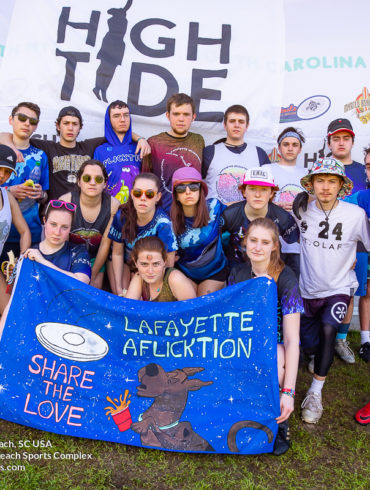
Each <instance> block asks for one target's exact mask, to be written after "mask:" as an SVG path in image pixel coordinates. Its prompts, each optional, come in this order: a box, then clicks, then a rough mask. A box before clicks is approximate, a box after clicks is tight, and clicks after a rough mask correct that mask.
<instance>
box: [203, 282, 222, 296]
mask: <svg viewBox="0 0 370 490" xmlns="http://www.w3.org/2000/svg"><path fill="white" fill-rule="evenodd" d="M224 286H225V283H224V282H221V281H214V280H212V279H206V280H205V281H202V282H201V283H200V284H198V288H197V296H198V297H199V296H204V295H205V294H210V293H214V292H215V291H219V290H220V289H222V288H223V287H224Z"/></svg>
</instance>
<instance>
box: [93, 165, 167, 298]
mask: <svg viewBox="0 0 370 490" xmlns="http://www.w3.org/2000/svg"><path fill="white" fill-rule="evenodd" d="M159 188H160V181H159V179H158V177H157V176H156V175H154V174H151V173H143V174H139V175H137V176H136V177H135V179H134V182H133V187H132V189H131V192H130V197H129V199H128V201H127V202H126V203H125V204H122V205H121V206H120V207H119V210H118V212H117V214H116V215H115V217H114V219H113V222H112V225H111V228H110V231H109V233H108V236H107V237H106V238H104V239H103V240H102V242H101V245H100V248H99V252H98V255H97V257H96V261H95V264H94V267H93V275H94V273H95V272H96V270H97V268H98V267H101V266H102V265H103V264H104V262H105V260H106V259H107V257H108V253H109V250H110V245H111V243H112V241H113V248H112V268H113V271H114V281H113V282H111V288H112V291H113V292H114V293H115V294H118V295H122V294H123V292H124V290H125V289H127V287H128V284H129V282H130V270H129V267H128V265H127V264H128V263H129V261H130V254H131V250H132V249H133V247H134V245H135V242H136V240H138V239H139V238H143V237H145V236H158V237H159V238H160V239H161V240H162V241H163V243H164V244H165V246H166V247H167V252H168V255H167V264H168V265H169V266H173V264H174V261H175V251H176V250H177V243H176V237H175V235H174V233H173V229H172V225H171V222H170V220H169V218H168V216H167V215H166V214H165V212H164V211H163V210H162V209H161V208H159V207H157V204H158V203H159V201H160V199H161V193H160V192H159Z"/></svg>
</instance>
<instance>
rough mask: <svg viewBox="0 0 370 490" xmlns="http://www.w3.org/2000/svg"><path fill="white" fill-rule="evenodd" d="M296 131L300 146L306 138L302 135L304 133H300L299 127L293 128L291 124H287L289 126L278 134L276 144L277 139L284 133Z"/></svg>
mask: <svg viewBox="0 0 370 490" xmlns="http://www.w3.org/2000/svg"><path fill="white" fill-rule="evenodd" d="M291 132H292V133H297V134H298V136H299V143H300V145H301V148H302V145H303V144H304V143H305V142H306V139H305V137H304V134H303V133H302V131H301V130H300V129H297V128H293V126H289V128H285V129H284V131H282V132H281V133H280V134H279V136H278V137H277V142H278V144H279V145H280V143H279V141H280V139H281V138H283V137H284V135H285V134H287V133H291Z"/></svg>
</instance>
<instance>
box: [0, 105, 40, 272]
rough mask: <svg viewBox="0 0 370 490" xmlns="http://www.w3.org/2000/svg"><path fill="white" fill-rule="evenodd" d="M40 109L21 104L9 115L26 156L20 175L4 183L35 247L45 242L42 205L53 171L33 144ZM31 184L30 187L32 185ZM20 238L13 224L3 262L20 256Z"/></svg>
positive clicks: (18, 169) (17, 143)
mask: <svg viewBox="0 0 370 490" xmlns="http://www.w3.org/2000/svg"><path fill="white" fill-rule="evenodd" d="M39 118H40V108H39V106H38V105H36V104H33V103H32V102H21V103H19V104H17V105H16V106H15V107H14V108H13V109H12V112H11V115H10V116H9V124H10V125H11V126H12V129H13V133H12V143H13V145H14V146H15V147H16V148H17V150H18V151H20V152H21V153H22V156H23V161H22V162H18V163H17V166H16V169H15V170H16V172H13V173H12V174H11V175H10V177H9V179H8V180H7V181H6V182H5V183H4V184H2V186H3V187H6V188H7V189H8V191H9V192H10V193H11V194H12V196H14V197H15V199H16V200H17V202H18V204H19V207H20V209H21V212H22V214H23V217H24V219H25V220H26V223H27V225H28V227H29V229H30V231H31V240H32V246H35V247H36V246H37V245H38V244H39V243H40V241H41V231H42V226H41V221H40V217H39V202H40V201H42V200H43V199H44V198H46V195H47V194H46V192H45V191H47V190H48V189H49V168H48V160H47V157H46V154H45V153H44V152H43V151H42V150H39V149H37V148H35V147H34V146H32V145H31V144H30V137H31V135H32V134H33V133H34V131H35V130H36V128H37V124H38V121H39ZM28 184H30V185H28ZM19 240H20V236H19V233H18V231H17V229H16V228H15V226H14V225H12V227H11V229H10V233H9V237H8V240H7V242H6V244H5V246H4V248H3V253H2V255H1V257H0V263H1V262H3V261H4V260H7V257H8V255H7V252H9V251H10V250H12V251H13V252H14V255H15V256H16V257H19V255H20V241H19Z"/></svg>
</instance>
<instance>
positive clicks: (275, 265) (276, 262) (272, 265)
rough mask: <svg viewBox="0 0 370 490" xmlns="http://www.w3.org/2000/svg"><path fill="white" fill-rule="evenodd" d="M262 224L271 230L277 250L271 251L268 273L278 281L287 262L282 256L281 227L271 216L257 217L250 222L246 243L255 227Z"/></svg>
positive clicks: (245, 237)
mask: <svg viewBox="0 0 370 490" xmlns="http://www.w3.org/2000/svg"><path fill="white" fill-rule="evenodd" d="M257 226H260V227H261V228H265V229H266V230H269V231H270V232H271V238H272V242H273V244H274V245H275V250H273V251H272V252H271V256H270V262H269V265H268V268H267V274H268V275H269V276H271V277H272V278H273V279H274V281H275V282H277V280H278V277H279V274H280V272H281V271H282V270H283V269H284V267H285V264H284V262H283V261H282V259H281V258H280V241H279V229H278V227H277V226H276V224H275V223H274V222H273V221H272V220H271V219H270V218H257V219H255V220H253V221H251V223H250V224H249V226H248V228H247V230H246V232H245V236H244V245H245V246H246V243H247V238H248V236H249V235H250V233H251V231H252V230H253V228H256V227H257Z"/></svg>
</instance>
